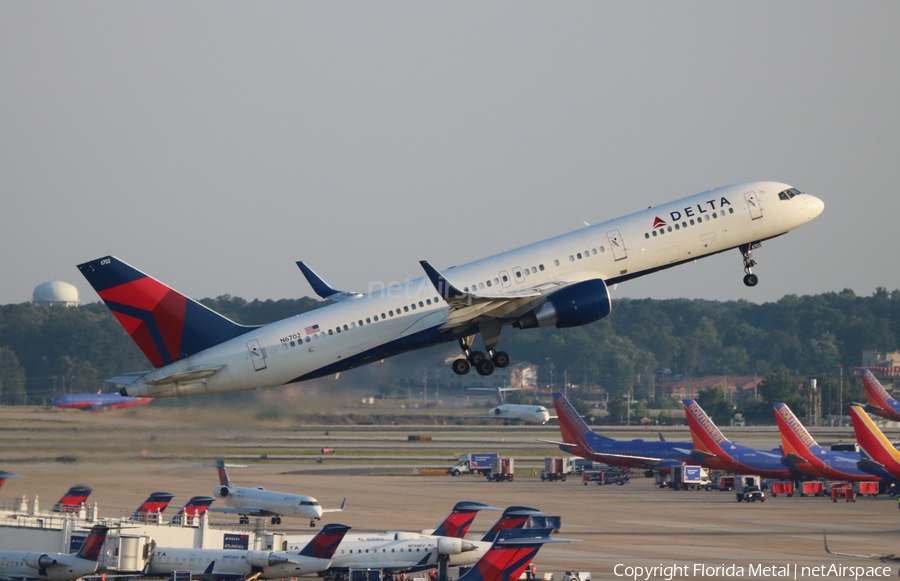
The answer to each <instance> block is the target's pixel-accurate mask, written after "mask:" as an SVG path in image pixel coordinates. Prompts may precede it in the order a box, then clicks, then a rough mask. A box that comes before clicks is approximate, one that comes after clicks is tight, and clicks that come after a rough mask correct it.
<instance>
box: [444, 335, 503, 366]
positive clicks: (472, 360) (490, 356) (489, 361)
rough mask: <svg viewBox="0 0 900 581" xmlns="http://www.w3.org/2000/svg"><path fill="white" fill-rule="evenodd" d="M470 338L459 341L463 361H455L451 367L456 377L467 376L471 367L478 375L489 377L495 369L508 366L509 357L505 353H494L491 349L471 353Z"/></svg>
mask: <svg viewBox="0 0 900 581" xmlns="http://www.w3.org/2000/svg"><path fill="white" fill-rule="evenodd" d="M471 339H472V338H471V337H464V338H462V339H460V340H459V348H460V349H462V352H463V355H464V356H465V357H464V358H463V359H456V360H454V361H453V364H452V365H451V367H452V369H453V373H455V374H457V375H465V374H467V373H468V372H469V371H470V370H471V369H472V368H473V367H474V368H475V371H476V372H478V375H490V374H492V373H493V372H494V369H495V368H498V367H499V368H503V367H506V366H508V365H509V362H510V357H509V353H507V352H506V351H495V350H494V349H493V348H492V347H489V348H488V351H487V353H485V352H484V351H472V348H471Z"/></svg>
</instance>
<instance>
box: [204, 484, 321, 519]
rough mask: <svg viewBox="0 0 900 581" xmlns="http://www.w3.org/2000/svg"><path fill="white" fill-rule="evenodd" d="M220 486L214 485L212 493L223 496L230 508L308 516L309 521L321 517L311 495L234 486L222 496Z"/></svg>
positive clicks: (316, 502) (319, 509) (316, 503)
mask: <svg viewBox="0 0 900 581" xmlns="http://www.w3.org/2000/svg"><path fill="white" fill-rule="evenodd" d="M220 488H221V487H216V488H215V489H214V490H213V494H214V495H215V496H216V497H217V498H223V499H224V501H225V504H226V505H228V506H230V507H232V508H237V509H242V508H246V509H259V510H262V511H266V512H269V513H271V514H277V515H282V516H298V517H302V518H308V519H310V520H311V521H312V520H318V519H320V518H322V507H321V506H320V505H319V501H317V500H316V499H315V498H313V497H311V496H304V495H302V494H287V493H285V492H276V491H274V490H264V489H262V488H246V487H241V486H236V487H233V488H230V489H229V493H228V495H227V496H224V497H223V496H221V494H220Z"/></svg>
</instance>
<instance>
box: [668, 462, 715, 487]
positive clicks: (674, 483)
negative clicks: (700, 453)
mask: <svg viewBox="0 0 900 581" xmlns="http://www.w3.org/2000/svg"><path fill="white" fill-rule="evenodd" d="M669 487H670V488H673V489H675V490H700V489H704V490H712V487H713V482H712V480H711V479H710V477H709V468H706V467H704V466H687V465H684V464H682V465H681V466H673V467H672V479H671V481H670V482H669Z"/></svg>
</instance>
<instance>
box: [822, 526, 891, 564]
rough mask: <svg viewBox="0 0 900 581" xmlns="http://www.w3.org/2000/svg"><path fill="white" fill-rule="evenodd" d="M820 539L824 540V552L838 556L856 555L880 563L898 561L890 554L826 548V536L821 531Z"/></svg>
mask: <svg viewBox="0 0 900 581" xmlns="http://www.w3.org/2000/svg"><path fill="white" fill-rule="evenodd" d="M822 539H824V540H825V552H826V553H828V554H829V555H837V556H839V557H857V558H859V559H875V560H878V561H881V562H882V563H887V562H890V561H900V558H898V557H896V556H894V555H891V554H887V555H879V554H877V553H871V554H868V555H860V554H857V553H838V552H837V551H832V550H831V549H829V548H828V537H827V536H826V535H825V533H822Z"/></svg>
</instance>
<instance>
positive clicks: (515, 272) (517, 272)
mask: <svg viewBox="0 0 900 581" xmlns="http://www.w3.org/2000/svg"><path fill="white" fill-rule="evenodd" d="M513 276H515V277H516V282H522V281H523V280H525V275H523V274H522V269H521V268H519V267H518V266H516V267H514V268H513Z"/></svg>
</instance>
